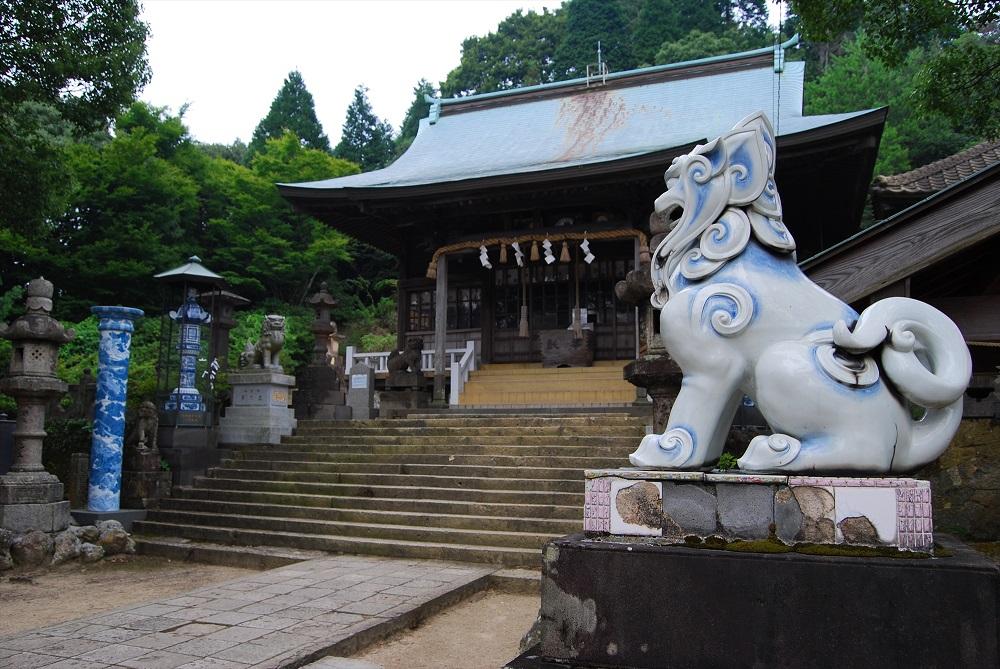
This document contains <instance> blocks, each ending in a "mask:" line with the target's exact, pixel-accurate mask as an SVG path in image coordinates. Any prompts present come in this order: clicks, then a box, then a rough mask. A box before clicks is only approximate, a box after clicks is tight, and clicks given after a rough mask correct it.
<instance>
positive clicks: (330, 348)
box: [308, 281, 343, 370]
mask: <svg viewBox="0 0 1000 669" xmlns="http://www.w3.org/2000/svg"><path fill="white" fill-rule="evenodd" d="M308 302H309V305H310V306H311V307H312V308H313V310H315V312H316V318H315V319H314V320H313V322H312V325H311V326H310V328H309V329H310V330H311V331H312V333H313V339H314V343H313V360H312V364H314V365H325V364H329V365H331V366H332V367H334V368H335V369H338V370H339V369H340V364H339V361H338V355H339V352H340V342H341V341H342V340H343V336H341V335H340V334H338V333H337V324H336V323H334V322H333V319H332V317H331V315H330V311H331V310H332V309H333V308H334V307H335V306H337V300H335V299H334V298H333V295H331V294H330V293H329V292H328V291H327V283H326V281H324V282H323V283H321V284H320V285H319V292H317V293H314V294H313V295H312V296H311V297H310V298H309V300H308Z"/></svg>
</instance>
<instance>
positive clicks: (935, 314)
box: [630, 113, 972, 472]
mask: <svg viewBox="0 0 1000 669" xmlns="http://www.w3.org/2000/svg"><path fill="white" fill-rule="evenodd" d="M774 161H775V141H774V133H773V131H772V129H771V124H770V122H769V121H768V119H767V117H766V116H765V115H764V114H763V113H757V114H755V115H753V116H750V117H749V118H747V119H745V120H743V121H741V122H740V123H739V124H738V125H737V126H736V127H735V128H734V129H733V130H732V131H730V132H729V133H727V134H725V135H723V136H721V137H719V138H718V139H716V140H714V141H712V142H709V143H707V144H704V145H699V146H697V147H695V149H694V150H693V151H692V152H691V153H690V154H688V155H685V156H680V157H678V158H676V159H674V161H673V164H671V166H670V168H669V169H668V170H667V172H666V175H665V176H666V182H667V191H666V192H665V193H664V194H663V195H661V196H660V197H659V198H657V200H656V211H657V213H658V214H659V215H660V216H662V217H664V218H665V220H672V221H674V222H673V223H672V224H671V228H670V231H669V232H668V233H667V236H666V237H665V238H664V240H663V241H662V242H661V243H660V245H659V246H658V247H657V249H656V252H655V254H654V257H653V263H652V275H653V286H654V289H655V292H654V294H653V296H652V303H653V305H654V306H655V307H658V308H661V309H662V311H661V315H660V332H661V336H662V338H663V343H664V346H665V347H666V349H667V351H668V352H669V353H670V355H671V357H672V358H673V359H674V360H675V361H676V362H677V364H678V365H679V366H680V368H681V371H682V372H683V373H684V378H683V382H682V384H681V389H680V393H679V394H678V396H677V400H676V401H675V402H674V405H673V408H672V410H671V412H670V418H669V420H668V423H667V426H666V431H665V432H664V433H663V434H662V435H658V434H651V435H647V436H646V437H645V438H644V439H643V440H642V443H641V444H640V446H639V448H638V449H637V450H636V451H635V452H634V453H633V454H632V455H631V456H630V460H631V462H632V464H633V465H636V466H640V467H670V468H676V469H694V468H699V467H702V466H704V465H706V464H708V463H711V462H714V461H715V460H716V459H717V458H718V457H719V455H720V454H721V453H722V449H723V446H724V444H725V440H726V435H727V433H728V431H729V427H730V425H731V423H732V420H733V416H734V414H735V412H736V409H737V406H738V405H739V404H740V401H741V399H742V397H743V395H744V394H746V395H748V396H750V397H751V398H753V399H754V401H755V402H756V404H757V406H758V408H759V409H760V411H761V413H762V414H763V416H764V418H765V419H766V420H767V422H768V424H769V425H770V426H771V429H773V430H774V431H775V432H774V434H771V435H769V436H760V437H756V438H755V439H753V440H752V441H751V442H750V445H749V447H748V448H747V450H746V453H744V455H743V457H741V458H740V459H739V461H738V462H739V466H740V468H741V469H744V470H756V471H793V472H806V471H858V472H890V471H891V472H903V471H910V470H913V469H916V468H917V467H919V466H921V465H923V464H926V463H928V462H931V461H932V460H934V459H935V458H937V457H938V456H939V455H940V454H941V453H942V452H943V451H944V449H945V448H946V447H947V446H948V443H949V442H950V440H951V438H952V437H953V436H954V434H955V431H956V430H957V429H958V424H959V421H960V420H961V418H962V395H963V393H964V391H965V388H966V385H967V384H968V382H969V377H970V375H971V372H972V363H971V360H970V357H969V350H968V348H967V347H966V345H965V341H964V339H963V337H962V334H961V332H960V331H959V329H958V327H957V326H956V325H955V324H954V323H953V322H952V321H951V320H950V319H949V318H948V317H947V316H945V315H944V314H942V313H941V312H940V311H938V310H936V309H934V308H933V307H931V306H929V305H927V304H924V303H922V302H918V301H916V300H911V299H907V298H901V297H894V298H888V299H884V300H880V301H879V302H876V303H875V304H873V305H871V306H870V307H868V308H867V309H865V310H864V312H862V313H861V314H860V315H858V313H857V312H855V311H854V310H853V309H851V308H850V307H849V306H847V305H846V304H844V303H843V302H841V301H840V300H839V299H837V298H836V297H834V296H832V295H830V294H829V293H827V292H826V291H824V290H823V289H822V288H820V287H819V286H817V285H816V284H814V283H813V282H812V281H810V280H809V279H808V278H806V276H805V275H804V274H803V273H802V271H801V270H800V269H799V267H798V265H797V264H796V260H795V242H794V240H793V239H792V236H791V234H790V233H789V231H788V229H787V228H786V227H785V225H784V223H783V222H782V215H781V201H780V199H779V197H778V192H777V189H776V187H775V183H774ZM817 206H822V203H817ZM909 403H912V404H914V405H917V406H919V407H923V408H925V409H926V412H925V413H924V415H923V417H922V418H921V419H920V420H916V419H914V418H913V415H914V411H913V409H912V407H911V406H909ZM917 413H919V412H917Z"/></svg>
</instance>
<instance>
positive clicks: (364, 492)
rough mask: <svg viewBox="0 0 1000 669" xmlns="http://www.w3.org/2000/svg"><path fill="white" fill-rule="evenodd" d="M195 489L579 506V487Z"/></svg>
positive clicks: (287, 485) (245, 482)
mask: <svg viewBox="0 0 1000 669" xmlns="http://www.w3.org/2000/svg"><path fill="white" fill-rule="evenodd" d="M194 484H195V485H196V486H198V487H204V488H214V489H216V490H219V489H222V490H262V491H267V492H290V493H305V494H314V495H335V496H347V497H386V498H407V499H438V500H449V501H467V502H497V503H502V504H523V503H527V504H558V505H561V506H579V507H580V508H583V507H582V504H583V486H582V485H581V490H580V492H579V493H576V492H549V491H538V490H487V489H481V488H427V487H424V488H414V487H411V486H391V485H372V484H353V483H312V482H304V481H269V480H258V479H225V478H215V477H211V478H210V477H204V476H197V477H195V479H194Z"/></svg>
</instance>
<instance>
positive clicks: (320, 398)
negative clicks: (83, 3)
mask: <svg viewBox="0 0 1000 669" xmlns="http://www.w3.org/2000/svg"><path fill="white" fill-rule="evenodd" d="M308 302H309V305H310V306H312V308H313V309H314V310H315V312H316V318H315V319H314V320H313V322H312V325H311V326H310V328H309V329H310V330H311V331H312V333H313V359H312V362H310V363H309V365H308V366H307V367H306V368H305V369H303V370H301V371H300V372H299V374H298V377H297V381H298V388H297V389H296V391H295V401H294V406H295V417H296V418H316V419H337V420H343V419H346V418H350V409H349V408H348V407H347V403H346V396H345V393H344V391H343V390H342V389H341V385H342V384H341V379H342V378H343V366H342V365H341V364H340V342H341V341H342V340H343V337H342V336H341V335H340V334H338V333H337V324H336V323H334V322H333V320H332V319H331V315H330V311H331V310H332V309H333V308H334V307H335V306H337V300H335V299H334V297H333V295H331V294H330V293H329V291H328V290H327V283H326V282H325V281H324V282H323V283H321V284H320V285H319V291H318V292H316V293H314V294H313V295H312V296H310V297H309V299H308Z"/></svg>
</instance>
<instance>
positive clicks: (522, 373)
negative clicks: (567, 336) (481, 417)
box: [459, 360, 635, 407]
mask: <svg viewBox="0 0 1000 669" xmlns="http://www.w3.org/2000/svg"><path fill="white" fill-rule="evenodd" d="M626 364H627V361H624V360H601V361H597V362H595V363H594V366H593V367H562V368H552V367H549V368H543V367H541V366H540V365H539V364H538V363H509V364H498V365H496V364H495V365H485V366H484V367H483V368H482V369H480V370H477V371H474V372H472V373H471V374H470V375H469V380H468V381H467V382H466V384H465V389H464V390H463V391H462V395H461V397H460V398H459V405H460V406H466V407H486V406H531V407H539V406H588V405H589V406H620V405H625V404H630V403H631V402H633V401H634V400H635V386H633V385H631V384H630V383H628V382H627V381H625V380H624V379H623V378H622V367H624V366H625V365H626Z"/></svg>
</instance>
